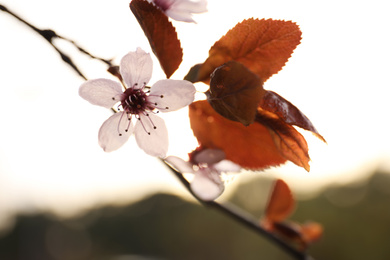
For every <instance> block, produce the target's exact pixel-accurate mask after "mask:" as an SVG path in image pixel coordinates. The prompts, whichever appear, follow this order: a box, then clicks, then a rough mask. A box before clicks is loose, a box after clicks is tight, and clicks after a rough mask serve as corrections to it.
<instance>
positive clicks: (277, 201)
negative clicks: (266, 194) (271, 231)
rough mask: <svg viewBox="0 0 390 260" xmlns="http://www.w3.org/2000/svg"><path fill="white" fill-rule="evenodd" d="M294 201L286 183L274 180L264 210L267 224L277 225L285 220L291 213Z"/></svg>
mask: <svg viewBox="0 0 390 260" xmlns="http://www.w3.org/2000/svg"><path fill="white" fill-rule="evenodd" d="M294 207H295V201H294V198H293V196H292V193H291V190H290V188H289V187H288V185H287V183H285V182H284V181H283V180H281V179H278V180H276V182H275V184H274V187H273V190H272V192H271V196H270V198H269V200H268V204H267V207H266V210H265V218H266V219H267V221H268V222H271V223H278V222H282V221H283V220H285V219H286V218H287V217H288V216H289V215H290V214H291V213H292V212H293V211H294Z"/></svg>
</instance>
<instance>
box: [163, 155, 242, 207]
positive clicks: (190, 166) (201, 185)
mask: <svg viewBox="0 0 390 260" xmlns="http://www.w3.org/2000/svg"><path fill="white" fill-rule="evenodd" d="M165 160H166V162H168V163H169V164H171V165H172V166H174V167H175V168H176V169H178V170H179V171H180V172H181V173H192V174H193V175H194V178H193V179H192V180H191V182H190V188H191V190H192V191H193V193H194V194H195V195H196V196H197V197H198V198H200V199H202V200H204V201H211V200H215V199H216V198H218V197H219V196H220V195H221V194H222V193H223V191H224V190H225V180H224V178H223V174H225V173H229V174H231V173H237V172H239V171H240V170H241V167H240V166H239V165H237V164H235V163H233V162H231V161H229V160H225V153H224V152H223V151H221V150H217V149H205V150H203V151H201V152H199V153H197V154H195V155H194V157H193V160H192V161H191V162H187V161H184V160H183V159H181V158H178V157H175V156H168V157H167V158H166V159H165Z"/></svg>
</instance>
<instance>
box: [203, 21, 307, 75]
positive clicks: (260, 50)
mask: <svg viewBox="0 0 390 260" xmlns="http://www.w3.org/2000/svg"><path fill="white" fill-rule="evenodd" d="M300 41H301V31H300V29H299V27H298V26H297V25H296V24H295V23H293V22H291V21H281V20H272V19H267V20H265V19H262V20H259V19H248V20H244V21H243V22H241V23H239V24H237V25H236V26H235V27H234V28H233V29H231V30H230V31H228V32H227V34H226V35H225V36H223V37H222V38H221V39H220V40H219V41H217V42H216V43H215V44H214V45H213V46H212V47H211V49H210V51H209V57H208V58H207V59H206V61H205V62H204V63H203V65H202V66H201V67H200V69H199V71H198V75H197V79H196V81H204V82H208V81H209V78H210V74H211V73H212V72H213V71H214V70H215V69H216V68H217V67H219V66H221V65H222V64H224V63H226V62H228V61H230V60H235V61H238V62H240V63H242V64H243V65H244V66H246V67H247V68H248V69H249V70H251V71H252V72H253V73H255V74H257V75H258V76H259V77H260V78H261V80H262V81H263V82H265V81H266V80H267V79H268V78H269V77H271V76H272V75H273V74H275V73H277V72H278V71H279V70H281V69H282V67H283V66H284V65H285V63H286V62H287V60H288V59H289V58H290V56H291V54H292V52H293V50H294V49H295V48H296V46H297V45H298V44H299V43H300Z"/></svg>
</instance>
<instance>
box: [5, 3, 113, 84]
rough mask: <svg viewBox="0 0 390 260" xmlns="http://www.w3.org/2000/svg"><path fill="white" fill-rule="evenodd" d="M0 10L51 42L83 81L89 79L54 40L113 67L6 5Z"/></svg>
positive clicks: (108, 61) (106, 61) (109, 62)
mask: <svg viewBox="0 0 390 260" xmlns="http://www.w3.org/2000/svg"><path fill="white" fill-rule="evenodd" d="M0 10H1V11H4V12H6V13H8V14H10V15H11V16H13V17H14V18H16V19H17V20H19V21H20V22H22V23H24V24H25V25H27V26H28V27H29V28H30V29H32V30H33V31H35V32H36V33H38V34H39V35H40V36H42V37H43V38H44V39H45V40H46V41H48V42H49V44H50V45H51V46H52V47H53V48H54V49H55V50H56V52H57V53H58V54H59V55H60V56H61V59H62V60H63V61H64V62H65V63H67V64H68V65H69V66H70V67H71V68H72V69H73V70H74V71H75V72H76V73H77V74H78V75H79V76H80V77H82V78H83V79H85V80H87V78H86V77H85V76H84V74H83V73H82V72H81V70H80V69H79V68H78V67H77V66H76V64H75V63H74V62H73V60H72V59H71V58H70V57H69V56H68V55H66V54H65V53H64V52H62V51H61V50H60V49H59V48H58V47H57V46H56V45H55V44H54V39H56V38H58V39H62V40H65V41H67V42H70V43H71V44H73V45H74V46H75V47H76V48H77V49H78V50H79V51H80V52H82V53H83V54H85V55H88V56H89V57H91V58H93V59H97V60H100V61H102V62H104V63H106V64H107V65H108V66H112V64H111V60H106V59H103V58H99V57H96V56H94V55H92V54H90V53H89V52H87V51H86V50H84V49H83V48H81V47H80V46H79V45H77V44H76V43H75V42H74V41H72V40H69V39H67V38H65V37H63V36H61V35H58V34H57V33H56V32H55V31H53V30H50V29H45V30H41V29H39V28H37V27H35V26H34V25H32V24H31V23H29V22H27V21H26V20H24V19H23V18H21V17H20V16H18V15H17V14H15V13H14V12H12V11H10V10H9V9H8V8H6V7H5V6H4V5H1V4H0Z"/></svg>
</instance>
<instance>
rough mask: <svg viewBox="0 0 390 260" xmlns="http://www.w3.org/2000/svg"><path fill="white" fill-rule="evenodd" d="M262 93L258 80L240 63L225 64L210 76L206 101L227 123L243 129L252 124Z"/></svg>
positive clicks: (260, 83)
mask: <svg viewBox="0 0 390 260" xmlns="http://www.w3.org/2000/svg"><path fill="white" fill-rule="evenodd" d="M263 93H264V89H263V86H262V82H261V80H260V78H259V77H258V76H257V75H256V74H253V73H252V72H251V71H249V70H248V69H247V68H246V67H245V66H243V65H242V64H241V63H238V62H235V61H229V62H227V63H225V64H224V65H222V66H220V67H218V68H217V69H216V70H215V71H214V72H213V73H212V75H211V81H210V89H209V91H207V93H206V95H207V99H208V101H209V103H210V104H211V106H212V107H213V108H214V109H215V111H217V112H218V113H219V114H221V115H222V116H224V117H226V118H227V119H230V120H233V121H238V122H241V123H242V124H243V125H245V126H247V125H249V124H251V123H253V121H254V120H255V116H256V110H257V107H258V104H259V101H260V100H261V98H262V94H263Z"/></svg>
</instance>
